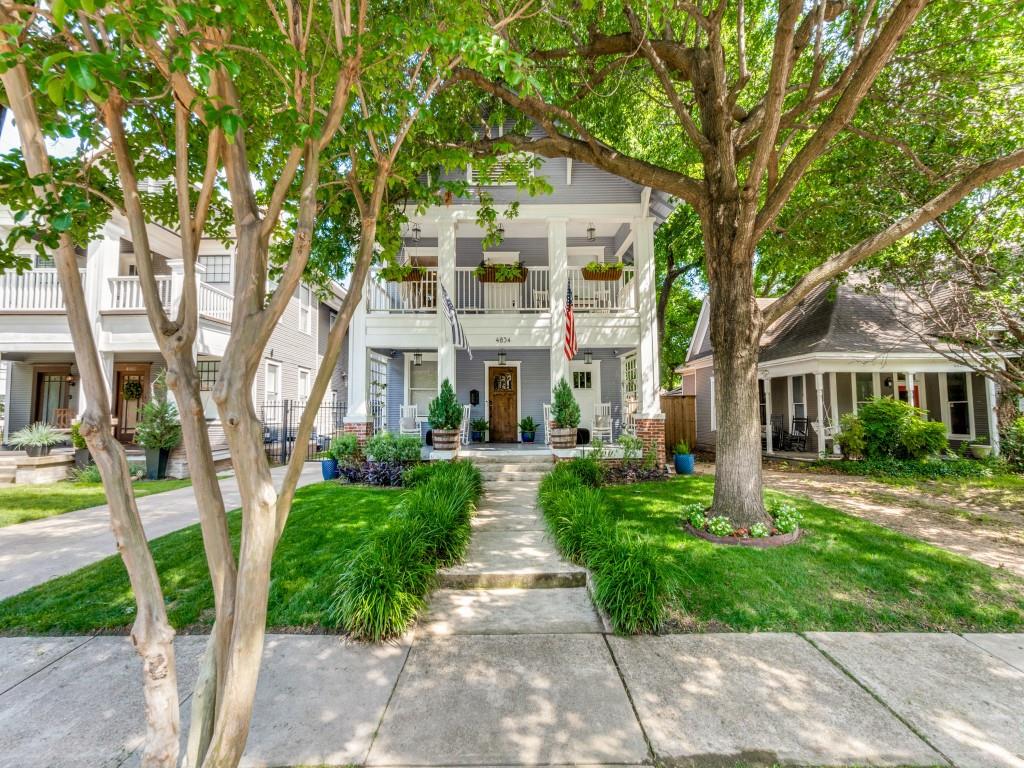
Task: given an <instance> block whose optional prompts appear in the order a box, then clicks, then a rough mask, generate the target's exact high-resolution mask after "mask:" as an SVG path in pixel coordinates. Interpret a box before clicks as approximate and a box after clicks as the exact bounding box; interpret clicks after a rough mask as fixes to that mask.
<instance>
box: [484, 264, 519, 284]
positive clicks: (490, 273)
mask: <svg viewBox="0 0 1024 768" xmlns="http://www.w3.org/2000/svg"><path fill="white" fill-rule="evenodd" d="M526 272H527V269H526V267H525V266H524V265H523V263H522V262H518V261H517V262H514V263H512V264H496V263H494V262H490V261H487V260H484V261H481V262H480V266H478V267H477V268H476V269H474V270H473V274H474V275H475V276H476V279H477V280H479V281H480V282H481V283H525V282H526Z"/></svg>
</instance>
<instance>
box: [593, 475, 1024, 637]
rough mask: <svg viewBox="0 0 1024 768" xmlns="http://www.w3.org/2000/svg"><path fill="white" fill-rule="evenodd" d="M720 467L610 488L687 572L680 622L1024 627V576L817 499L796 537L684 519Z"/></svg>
mask: <svg viewBox="0 0 1024 768" xmlns="http://www.w3.org/2000/svg"><path fill="white" fill-rule="evenodd" d="M713 482H714V481H713V479H712V478H709V477H696V476H695V477H683V478H674V479H672V480H668V481H663V482H653V483H641V484H637V485H632V486H618V487H609V488H607V489H606V496H607V499H608V504H609V505H610V506H611V509H612V511H613V513H614V514H615V516H616V517H617V519H618V521H619V524H620V525H623V526H626V527H627V528H629V529H630V530H632V531H635V532H636V533H638V534H640V535H642V536H645V537H646V538H648V539H649V540H650V541H651V542H652V543H653V544H654V545H655V546H656V547H658V549H659V551H660V552H661V554H662V555H663V556H664V557H665V558H666V560H667V561H668V562H671V563H672V564H674V565H676V566H677V567H678V568H679V569H680V570H681V572H682V574H683V575H682V577H681V578H680V580H679V582H678V586H677V587H676V589H675V590H674V594H675V597H676V600H677V603H678V608H679V610H680V612H681V614H682V615H681V617H680V619H679V624H680V626H679V628H681V629H685V630H704V629H709V628H721V629H731V630H742V631H751V630H771V631H802V630H807V631H810V630H822V631H827V630H835V631H895V630H917V631H924V630H928V631H934V630H948V631H967V630H970V631H1014V630H1020V629H1021V628H1024V580H1021V579H1018V578H1016V577H1013V576H1011V575H1009V574H1006V573H1005V572H1002V571H998V570H995V569H992V568H988V567H987V566H984V565H981V564H980V563H976V562H974V561H972V560H969V559H966V558H963V557H961V556H959V555H955V554H952V553H949V552H946V551H944V550H941V549H938V548H936V547H933V546H931V545H930V544H926V543H924V542H921V541H918V540H916V539H912V538H909V537H907V536H905V535H903V534H900V533H896V532H894V531H891V530H889V529H886V528H882V527H880V526H878V525H875V524H873V523H870V522H868V521H866V520H861V519H859V518H856V517H851V516H850V515H846V514H843V513H841V512H838V511H836V510H833V509H829V508H827V507H823V506H821V505H818V504H814V503H811V502H809V501H806V500H802V499H797V498H793V497H788V496H785V495H784V494H778V493H772V492H769V493H768V494H766V496H767V498H769V499H771V498H786V499H788V500H789V501H791V502H792V503H793V504H795V505H796V507H797V508H798V509H799V510H800V512H801V514H802V515H803V521H802V523H801V525H802V527H803V529H804V532H805V534H804V536H803V537H802V538H801V540H800V541H799V542H798V543H796V544H793V545H790V546H788V547H782V548H779V549H771V550H755V549H749V548H744V547H723V546H717V545H714V544H710V543H708V542H705V541H703V540H700V539H697V538H695V537H693V536H690V535H689V534H687V533H686V532H685V531H684V530H683V529H682V528H680V527H679V524H678V523H679V520H680V515H681V511H682V509H683V507H684V506H685V505H687V504H690V503H693V502H700V503H703V504H710V501H711V495H712V491H713Z"/></svg>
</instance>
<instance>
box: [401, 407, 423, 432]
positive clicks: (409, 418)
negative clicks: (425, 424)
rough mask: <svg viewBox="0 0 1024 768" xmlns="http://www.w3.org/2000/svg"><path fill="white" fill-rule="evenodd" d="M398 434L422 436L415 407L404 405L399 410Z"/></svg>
mask: <svg viewBox="0 0 1024 768" xmlns="http://www.w3.org/2000/svg"><path fill="white" fill-rule="evenodd" d="M398 433H399V434H400V435H416V437H419V436H420V422H419V419H418V418H417V415H416V406H415V405H403V406H401V407H400V409H399V415H398Z"/></svg>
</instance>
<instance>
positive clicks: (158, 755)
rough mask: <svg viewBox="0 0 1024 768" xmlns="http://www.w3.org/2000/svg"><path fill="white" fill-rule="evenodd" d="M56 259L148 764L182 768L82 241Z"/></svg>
mask: <svg viewBox="0 0 1024 768" xmlns="http://www.w3.org/2000/svg"><path fill="white" fill-rule="evenodd" d="M0 20H2V21H3V23H5V24H10V23H12V22H13V21H14V19H13V18H12V17H11V15H10V14H9V13H8V12H6V10H4V11H0ZM0 51H2V52H3V53H6V54H13V53H14V49H13V47H12V45H11V44H10V43H9V42H6V41H5V42H2V43H0ZM0 78H2V82H3V85H4V89H5V90H6V93H7V100H8V102H9V104H10V108H11V110H12V112H13V113H14V116H15V122H16V124H17V127H18V134H19V137H20V140H21V146H22V152H23V155H24V158H25V165H26V168H27V171H28V173H29V175H30V176H47V175H49V173H50V161H49V156H48V154H47V150H46V145H45V140H44V136H43V132H42V130H41V126H40V122H39V118H38V112H37V110H36V105H35V101H34V97H33V93H32V89H31V86H30V84H29V78H28V74H27V72H26V69H25V65H24V64H20V63H18V64H15V65H14V66H12V67H11V68H10V69H8V70H6V71H5V72H4V73H3V74H2V75H0ZM36 189H37V194H39V195H40V196H43V195H46V194H52V193H53V192H54V189H53V187H52V185H42V186H39V187H37V188H36ZM54 260H55V263H56V267H57V276H58V279H59V281H60V284H61V289H62V291H63V294H64V303H65V306H66V309H67V317H68V326H69V329H70V332H71V338H72V342H73V344H74V348H75V360H76V362H77V364H78V369H79V372H80V377H81V385H82V390H83V394H84V395H85V397H86V402H87V407H86V411H85V413H84V414H83V417H82V422H81V435H82V437H83V438H85V441H86V443H87V444H88V446H89V451H90V453H91V454H92V456H93V459H94V460H95V461H96V465H97V466H98V467H99V470H100V477H101V478H102V480H103V489H104V492H105V494H106V497H107V505H108V507H109V509H110V522H111V529H112V530H113V534H114V540H115V543H116V545H117V550H118V553H119V554H120V555H121V559H122V561H123V562H124V566H125V570H126V571H127V572H128V579H129V581H130V582H131V587H132V593H133V594H134V596H135V602H136V617H135V621H134V623H133V624H132V630H131V640H132V644H133V645H134V646H135V649H136V651H137V652H138V654H139V656H140V657H141V658H142V662H143V692H144V699H145V712H146V740H145V746H144V749H143V757H142V765H143V767H144V768H174V766H175V764H176V763H177V758H178V738H179V710H178V679H177V671H176V668H175V659H174V630H173V629H172V628H171V625H170V623H169V622H168V620H167V612H166V609H165V606H164V597H163V591H162V590H161V587H160V580H159V578H158V576H157V572H156V565H155V563H154V562H153V557H152V554H151V552H150V550H149V545H148V543H147V541H146V534H145V531H144V530H143V528H142V520H141V518H140V517H139V511H138V508H137V507H136V505H135V497H134V494H133V492H132V485H131V476H130V474H129V470H128V462H127V460H126V458H125V454H124V449H123V447H122V446H121V445H120V443H119V442H118V441H117V440H116V439H115V438H114V436H113V427H112V424H111V420H110V398H109V395H108V392H107V382H106V380H105V377H104V374H103V369H102V366H101V365H100V360H99V353H98V351H97V347H96V341H95V338H94V337H93V332H92V322H91V320H90V318H89V313H88V310H87V307H86V303H85V292H84V290H83V288H82V281H81V277H80V275H79V273H78V264H77V256H76V253H75V249H74V244H73V243H72V241H71V238H70V237H69V236H68V235H67V234H62V235H61V236H60V245H59V247H58V249H57V252H56V253H55V254H54Z"/></svg>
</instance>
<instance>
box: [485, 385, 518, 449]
mask: <svg viewBox="0 0 1024 768" xmlns="http://www.w3.org/2000/svg"><path fill="white" fill-rule="evenodd" d="M516 373H517V371H516V369H515V368H514V367H512V366H502V367H500V368H499V367H495V368H489V369H488V378H489V381H488V382H487V399H488V401H489V403H490V414H489V415H490V420H491V426H490V437H491V442H492V443H514V442H516V428H517V427H518V422H519V412H518V411H519V405H518V397H519V394H518V393H519V382H518V381H517V380H516Z"/></svg>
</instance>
